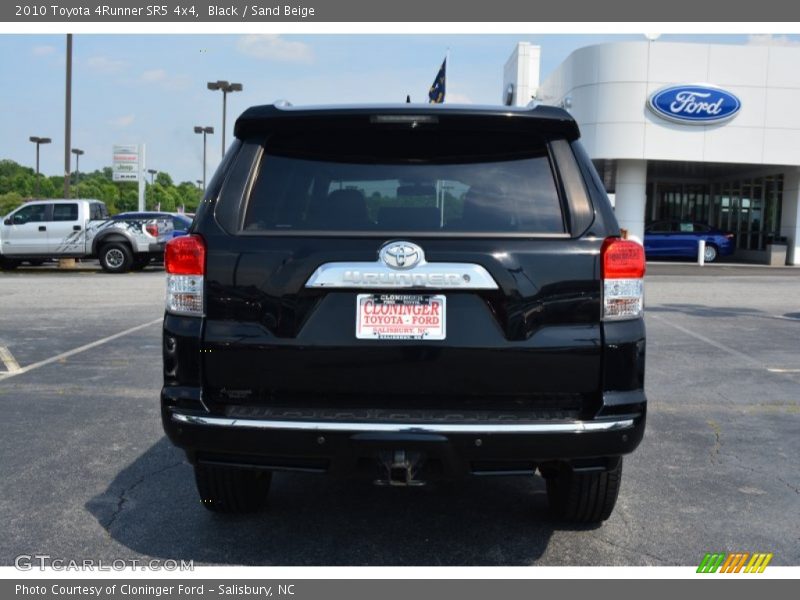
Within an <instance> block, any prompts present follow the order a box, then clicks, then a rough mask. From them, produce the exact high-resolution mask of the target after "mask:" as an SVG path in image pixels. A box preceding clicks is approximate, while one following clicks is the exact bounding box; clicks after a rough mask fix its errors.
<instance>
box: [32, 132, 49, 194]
mask: <svg viewBox="0 0 800 600" xmlns="http://www.w3.org/2000/svg"><path fill="white" fill-rule="evenodd" d="M29 139H30V140H31V141H32V142H33V143H34V144H36V185H35V191H34V194H33V195H34V196H36V197H37V198H38V197H39V146H41V145H42V144H49V143H50V142H52V141H53V140H51V139H50V138H46V137H37V136H35V135H32V136H31V137H30V138H29Z"/></svg>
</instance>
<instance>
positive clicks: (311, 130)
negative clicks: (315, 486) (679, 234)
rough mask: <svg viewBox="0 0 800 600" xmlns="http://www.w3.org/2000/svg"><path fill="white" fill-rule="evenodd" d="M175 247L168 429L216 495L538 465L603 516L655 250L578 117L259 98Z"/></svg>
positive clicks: (632, 411)
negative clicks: (618, 201)
mask: <svg viewBox="0 0 800 600" xmlns="http://www.w3.org/2000/svg"><path fill="white" fill-rule="evenodd" d="M235 135H236V140H235V142H234V143H233V145H232V146H231V148H230V150H229V151H228V152H227V153H226V155H225V159H224V161H223V163H222V164H221V165H220V167H219V169H218V170H217V173H216V174H215V176H214V178H213V180H212V181H211V184H210V185H209V187H208V190H207V192H206V196H205V199H204V201H203V203H202V205H201V207H200V209H199V211H198V213H197V216H196V218H195V220H194V223H193V225H192V228H191V230H190V235H188V236H185V237H180V238H176V239H174V240H172V241H171V242H170V243H169V244H168V246H167V250H166V271H167V307H166V316H165V319H164V387H163V391H162V394H161V401H162V416H163V422H164V428H165V430H166V432H167V434H168V435H169V438H170V439H171V440H172V441H173V442H174V443H175V444H177V445H178V446H180V447H181V448H183V449H184V450H185V451H186V453H187V455H188V457H189V460H190V461H191V463H192V464H193V465H194V469H195V474H196V480H197V487H198V490H199V492H200V497H201V499H202V501H203V503H204V505H205V506H206V507H207V508H209V509H210V510H214V511H221V512H240V511H250V510H256V509H259V508H261V507H262V506H263V505H264V503H265V500H266V496H267V492H268V489H269V484H270V476H271V472H272V471H305V472H320V473H321V472H330V473H358V472H362V473H367V474H371V476H372V477H373V478H374V479H375V482H376V483H378V484H384V485H421V484H423V483H424V482H426V481H429V480H434V479H437V478H448V479H451V478H455V477H459V476H464V475H526V476H531V475H533V474H535V473H536V471H537V469H538V471H539V473H540V474H541V475H542V476H544V478H545V479H546V481H547V494H548V498H549V502H550V505H551V506H552V508H553V510H554V511H555V513H556V515H558V517H560V518H562V519H566V520H570V521H579V522H593V521H601V520H604V519H606V518H608V516H609V515H610V514H611V511H612V510H613V507H614V504H615V502H616V498H617V493H618V490H619V487H620V480H621V472H622V458H621V457H622V455H623V454H626V453H629V452H631V451H633V450H634V449H635V448H636V447H637V445H638V444H639V442H640V441H641V439H642V435H643V433H644V426H645V408H646V399H645V394H644V390H643V387H644V361H645V330H644V322H643V317H642V308H643V295H642V283H643V276H644V254H643V250H642V247H641V246H640V245H639V244H636V243H634V242H633V241H628V240H625V239H622V238H621V236H620V229H619V227H618V225H617V222H616V220H615V218H614V214H613V212H612V210H611V206H610V204H609V202H608V199H607V197H606V194H605V191H604V189H603V185H602V183H601V181H600V180H599V178H598V177H597V174H596V172H595V170H594V168H593V167H592V163H591V162H590V160H589V158H588V157H587V155H586V154H585V152H584V150H583V149H582V148H581V146H580V144H579V143H578V141H577V140H578V137H579V133H578V127H577V125H576V123H575V121H574V120H573V119H572V118H571V117H570V115H569V114H568V113H566V112H565V111H563V110H561V109H558V108H554V107H545V106H539V107H534V108H507V107H464V106H462V107H453V106H439V105H432V106H419V105H411V104H406V105H392V106H367V107H320V108H294V107H290V106H259V107H254V108H250V109H249V110H247V111H245V112H244V113H243V114H242V115H241V116H240V117H239V119H238V120H237V122H236V128H235Z"/></svg>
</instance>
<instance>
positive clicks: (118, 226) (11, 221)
mask: <svg viewBox="0 0 800 600" xmlns="http://www.w3.org/2000/svg"><path fill="white" fill-rule="evenodd" d="M189 225H191V220H190V219H189V218H188V217H187V216H184V215H173V214H171V213H166V212H148V213H125V214H123V215H116V216H114V217H110V216H109V214H108V209H107V208H106V205H105V204H104V203H103V202H101V201H99V200H92V199H85V200H83V199H80V200H79V199H76V200H37V201H33V202H28V203H26V204H24V205H22V206H20V207H19V208H17V209H16V210H14V211H12V212H11V213H9V214H8V215H7V216H6V217H5V218H4V219H3V222H2V225H0V268H2V269H3V270H10V269H15V268H16V267H18V266H19V265H20V264H22V263H23V262H26V263H29V264H32V265H40V264H43V263H44V262H45V261H46V260H51V259H58V258H96V259H98V260H99V261H100V266H101V267H102V268H103V270H104V271H106V272H109V273H124V272H127V271H130V270H141V269H143V268H145V267H146V266H147V265H148V264H150V262H151V261H153V260H163V258H164V246H165V244H166V243H167V242H168V241H169V240H170V239H172V238H173V237H174V236H175V235H185V234H186V232H187V230H188V228H189Z"/></svg>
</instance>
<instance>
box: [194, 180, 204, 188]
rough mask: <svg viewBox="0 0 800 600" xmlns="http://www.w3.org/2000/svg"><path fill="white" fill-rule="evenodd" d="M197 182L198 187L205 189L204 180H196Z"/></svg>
mask: <svg viewBox="0 0 800 600" xmlns="http://www.w3.org/2000/svg"><path fill="white" fill-rule="evenodd" d="M195 181H196V182H197V187H198V188H199V189H201V190H202V189H203V180H202V179H195Z"/></svg>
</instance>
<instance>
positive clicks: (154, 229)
mask: <svg viewBox="0 0 800 600" xmlns="http://www.w3.org/2000/svg"><path fill="white" fill-rule="evenodd" d="M144 228H145V231H147V233H149V234H150V235H152V236H153V237H155V238H157V237H158V223H148V224H147V225H145V226H144Z"/></svg>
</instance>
